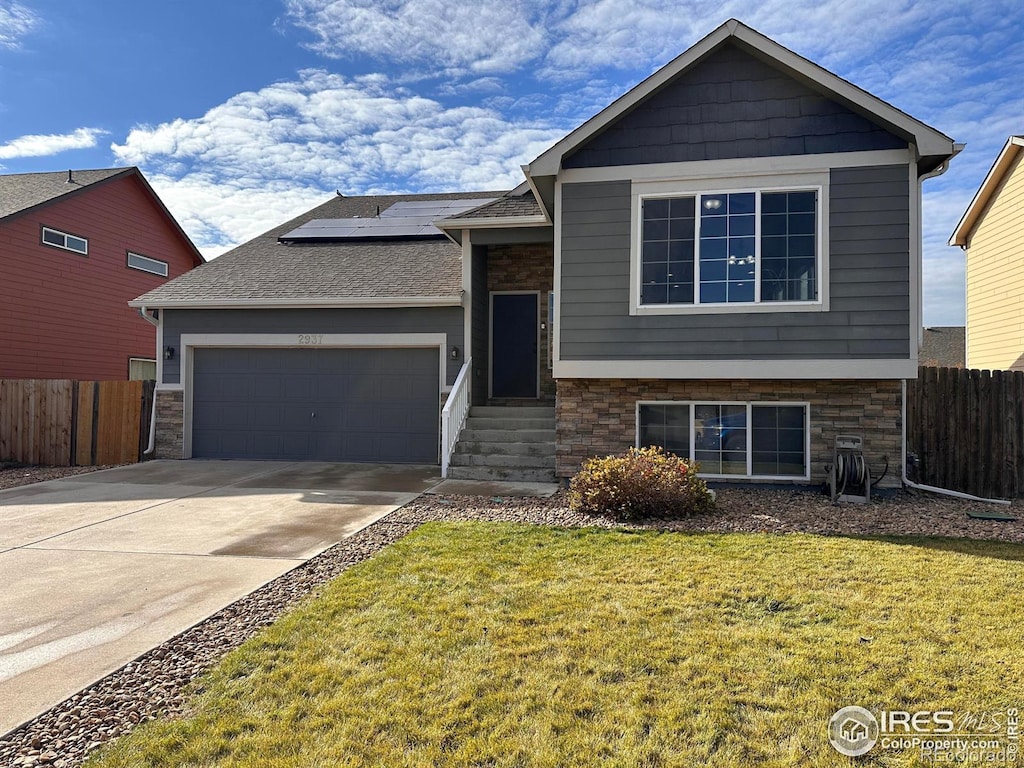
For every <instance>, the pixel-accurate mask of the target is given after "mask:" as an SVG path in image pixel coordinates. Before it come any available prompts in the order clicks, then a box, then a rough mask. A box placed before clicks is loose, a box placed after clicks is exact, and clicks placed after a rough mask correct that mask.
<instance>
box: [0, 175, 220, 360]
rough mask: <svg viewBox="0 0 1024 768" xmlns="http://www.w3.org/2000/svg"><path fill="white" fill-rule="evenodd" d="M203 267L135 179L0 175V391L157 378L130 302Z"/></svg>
mask: <svg viewBox="0 0 1024 768" xmlns="http://www.w3.org/2000/svg"><path fill="white" fill-rule="evenodd" d="M202 263H203V257H202V254H200V253H199V251H198V250H197V249H196V247H195V245H193V244H192V241H191V240H189V238H188V236H187V235H186V234H185V232H184V231H183V230H182V229H181V226H180V225H179V224H178V223H177V222H176V221H175V220H174V217H173V216H171V214H170V212H169V211H168V210H167V208H166V207H165V206H164V204H163V203H162V202H161V201H160V198H159V197H157V195H156V192H154V191H153V188H152V187H150V186H149V183H148V182H147V181H146V179H145V178H144V177H143V175H142V173H141V172H140V171H139V169H138V168H108V169H103V170H89V171H61V172H56V173H21V174H10V175H0V266H2V275H3V277H2V278H0V379H85V380H112V379H129V378H133V379H138V378H156V364H155V360H154V355H155V354H156V328H154V327H153V326H152V325H151V324H150V323H149V322H147V321H146V320H145V319H143V318H142V317H141V316H140V315H139V312H138V310H136V309H132V308H131V307H129V306H128V302H129V301H130V300H131V299H134V298H135V297H136V296H139V295H141V294H143V293H146V292H147V291H151V290H153V289H154V288H157V287H159V286H161V285H163V284H164V283H165V282H167V281H168V280H170V279H172V278H175V277H177V276H179V275H181V274H183V273H185V272H188V271H189V270H190V269H192V268H193V267H196V266H198V265H199V264H202Z"/></svg>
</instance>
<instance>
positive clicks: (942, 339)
mask: <svg viewBox="0 0 1024 768" xmlns="http://www.w3.org/2000/svg"><path fill="white" fill-rule="evenodd" d="M917 358H918V362H919V363H920V364H921V365H927V366H937V367H940V368H963V367H964V363H965V361H966V358H967V335H966V333H965V329H964V326H962V325H944V326H933V327H931V328H925V329H924V336H923V338H922V339H921V350H920V351H919V352H918V355H917Z"/></svg>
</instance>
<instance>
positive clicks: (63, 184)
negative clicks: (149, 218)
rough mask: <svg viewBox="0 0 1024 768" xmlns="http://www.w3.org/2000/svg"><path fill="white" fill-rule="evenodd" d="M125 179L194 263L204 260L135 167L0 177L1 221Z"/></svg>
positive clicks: (14, 174) (197, 263) (15, 174)
mask: <svg viewBox="0 0 1024 768" xmlns="http://www.w3.org/2000/svg"><path fill="white" fill-rule="evenodd" d="M126 177H134V178H135V180H136V181H137V182H138V184H139V186H140V188H141V189H142V192H143V194H145V195H146V196H147V197H148V198H149V199H150V201H151V202H152V203H153V205H155V206H156V208H157V210H158V211H159V212H160V214H161V215H162V216H164V217H165V218H166V219H167V221H168V222H169V223H170V224H171V227H172V228H173V229H174V230H175V232H177V234H178V236H179V237H180V238H181V240H182V242H184V244H185V246H186V247H187V248H188V249H189V250H190V251H191V252H192V257H193V261H194V262H195V264H196V265H199V264H202V263H203V262H204V261H206V259H204V258H203V255H202V253H200V252H199V249H198V248H196V246H195V243H193V242H192V240H191V238H190V237H189V236H188V235H187V234H186V233H185V230H183V229H182V228H181V225H180V224H179V223H178V220H177V219H175V218H174V216H172V215H171V212H170V211H169V210H167V206H166V205H164V202H163V200H161V199H160V196H159V195H157V193H156V192H155V191H154V190H153V188H152V187H151V186H150V185H149V182H148V181H146V178H145V176H143V175H142V172H141V171H140V170H139V169H138V168H136V167H134V166H131V167H128V168H100V169H92V170H73V169H72V170H68V171H50V172H44V173H11V174H6V175H0V222H3V221H4V220H6V219H9V218H12V217H14V216H21V215H23V214H26V213H28V212H29V211H33V210H36V209H38V208H41V207H43V206H46V205H50V204H51V203H55V202H57V201H58V200H66V199H68V198H69V197H71V196H73V195H80V194H84V193H85V192H87V191H88V190H89V189H90V188H93V187H95V186H96V185H98V184H104V183H107V182H109V181H113V180H114V179H120V178H126Z"/></svg>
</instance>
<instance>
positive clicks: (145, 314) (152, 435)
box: [139, 306, 160, 456]
mask: <svg viewBox="0 0 1024 768" xmlns="http://www.w3.org/2000/svg"><path fill="white" fill-rule="evenodd" d="M139 314H140V315H142V319H143V320H145V321H146V322H147V323H149V324H150V325H153V326H159V325H160V323H159V321H158V320H157V319H156V318H155V317H153V315H152V314H150V313H149V311H147V310H146V307H145V306H140V307H139ZM159 353H160V350H159V349H158V350H157V354H159ZM155 448H156V391H155V390H154V392H153V410H152V411H151V412H150V414H149V443H148V444H147V445H146V450H144V451H143V452H142V455H143V456H151V455H152V454H153V450H154V449H155Z"/></svg>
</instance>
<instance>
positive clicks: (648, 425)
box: [640, 404, 690, 458]
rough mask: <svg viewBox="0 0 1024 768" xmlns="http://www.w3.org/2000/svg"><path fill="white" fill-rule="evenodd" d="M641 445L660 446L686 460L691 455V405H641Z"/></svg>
mask: <svg viewBox="0 0 1024 768" xmlns="http://www.w3.org/2000/svg"><path fill="white" fill-rule="evenodd" d="M640 445H641V446H643V447H648V446H652V445H655V446H660V447H662V448H664V449H665V450H666V451H668V452H670V453H674V454H676V455H677V456H682V457H684V458H687V457H689V454H690V406H689V405H683V404H680V405H641V406H640Z"/></svg>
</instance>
